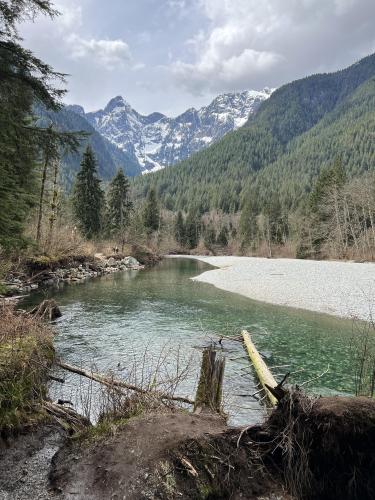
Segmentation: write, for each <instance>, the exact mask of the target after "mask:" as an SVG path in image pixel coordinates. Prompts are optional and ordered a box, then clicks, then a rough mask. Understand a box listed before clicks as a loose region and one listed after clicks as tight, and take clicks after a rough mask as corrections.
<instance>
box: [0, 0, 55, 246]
mask: <svg viewBox="0 0 375 500" xmlns="http://www.w3.org/2000/svg"><path fill="white" fill-rule="evenodd" d="M37 14H45V15H47V16H49V17H51V18H53V17H54V16H55V15H56V14H57V13H56V11H54V10H53V9H52V4H51V2H49V1H48V0H43V1H41V0H18V1H12V2H4V1H2V2H0V152H1V153H0V154H1V161H0V245H2V246H3V247H5V248H12V247H13V248H14V247H15V246H19V245H22V244H24V240H23V239H22V231H23V223H24V220H25V218H26V216H27V215H28V213H29V211H30V208H31V207H32V206H33V205H34V203H35V198H34V193H35V188H36V186H35V181H36V165H37V160H38V145H39V143H40V139H41V137H43V135H44V133H45V130H43V129H42V128H40V127H38V126H36V124H35V122H34V121H33V119H32V118H31V115H32V107H33V105H35V104H42V105H44V106H45V107H47V108H49V109H53V110H57V109H59V106H60V101H59V99H60V97H61V96H62V95H63V94H64V91H63V90H61V89H57V88H55V87H54V84H53V82H54V81H56V79H57V80H60V81H63V75H62V74H59V73H56V72H54V71H53V70H52V68H51V67H50V66H48V65H47V64H45V63H43V62H42V61H41V60H40V59H38V58H36V57H35V56H34V55H33V54H32V53H31V52H30V51H29V50H27V49H25V48H24V47H22V46H21V42H22V39H21V37H20V36H19V34H18V32H17V27H16V24H17V23H18V22H20V21H22V20H24V19H27V18H29V19H34V18H35V16H36V15H37Z"/></svg>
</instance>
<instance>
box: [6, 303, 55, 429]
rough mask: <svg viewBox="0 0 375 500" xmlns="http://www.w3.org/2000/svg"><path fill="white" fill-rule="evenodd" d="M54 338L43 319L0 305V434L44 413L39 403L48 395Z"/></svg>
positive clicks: (35, 421) (30, 422)
mask: <svg viewBox="0 0 375 500" xmlns="http://www.w3.org/2000/svg"><path fill="white" fill-rule="evenodd" d="M52 338H53V335H52V331H51V329H50V328H49V327H48V325H46V324H45V323H43V322H42V321H41V320H39V319H37V318H34V317H31V316H29V315H27V314H22V313H20V312H17V311H15V310H14V309H13V308H11V307H2V308H0V434H2V435H7V434H10V433H14V432H17V431H19V430H21V429H22V428H24V427H26V426H31V425H34V424H36V423H38V422H40V420H41V419H43V418H44V417H45V414H44V412H43V411H42V410H41V409H40V405H39V403H40V402H41V401H42V400H43V399H45V398H46V396H47V394H46V393H47V380H48V371H49V368H50V367H51V365H52V363H53V360H54V348H53V340H52Z"/></svg>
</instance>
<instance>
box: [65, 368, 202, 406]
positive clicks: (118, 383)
mask: <svg viewBox="0 0 375 500" xmlns="http://www.w3.org/2000/svg"><path fill="white" fill-rule="evenodd" d="M56 364H57V366H59V367H60V368H63V369H64V370H67V371H69V372H72V373H76V374H77V375H82V376H83V377H86V378H88V379H90V380H94V381H95V382H99V384H103V385H106V386H107V387H112V388H113V387H119V388H120V389H128V390H130V391H134V392H138V393H139V394H150V395H155V396H156V397H157V398H159V399H167V400H169V401H176V402H178V403H186V404H189V405H194V401H192V400H191V399H188V398H184V397H182V396H170V395H168V394H164V393H160V392H157V391H150V390H147V389H142V388H141V387H138V386H136V385H133V384H127V383H126V382H123V381H122V380H116V379H114V378H111V377H106V376H105V375H102V374H100V373H95V372H93V371H88V370H84V369H83V368H79V367H78V366H73V365H69V364H67V363H64V362H62V361H56Z"/></svg>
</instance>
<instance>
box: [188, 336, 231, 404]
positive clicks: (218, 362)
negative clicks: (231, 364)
mask: <svg viewBox="0 0 375 500" xmlns="http://www.w3.org/2000/svg"><path fill="white" fill-rule="evenodd" d="M217 354H218V353H217V352H216V351H215V350H214V348H213V347H212V346H210V347H208V348H207V349H205V350H204V351H203V358H202V366H201V374H200V378H199V383H198V389H197V394H196V397H195V404H194V411H195V412H199V411H202V410H208V411H211V412H215V413H221V411H222V398H223V379H224V368H225V358H224V357H223V356H222V355H221V354H219V356H217Z"/></svg>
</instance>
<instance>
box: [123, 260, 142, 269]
mask: <svg viewBox="0 0 375 500" xmlns="http://www.w3.org/2000/svg"><path fill="white" fill-rule="evenodd" d="M122 262H123V263H124V264H125V265H126V267H130V268H131V267H139V266H140V263H139V262H138V261H137V259H135V258H134V257H125V259H123V261H122Z"/></svg>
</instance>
